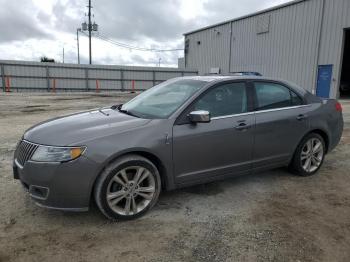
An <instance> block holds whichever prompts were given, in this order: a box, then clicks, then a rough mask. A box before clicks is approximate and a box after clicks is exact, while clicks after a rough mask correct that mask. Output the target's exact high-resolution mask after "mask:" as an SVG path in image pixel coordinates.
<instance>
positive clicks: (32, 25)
mask: <svg viewBox="0 0 350 262" xmlns="http://www.w3.org/2000/svg"><path fill="white" fill-rule="evenodd" d="M0 6H1V8H0V24H1V27H0V28H1V29H0V43H4V42H11V41H16V40H24V39H32V38H46V39H49V38H51V37H52V36H51V34H50V33H47V32H46V31H45V29H44V28H43V24H40V23H38V20H37V17H36V16H35V15H33V13H32V12H31V7H32V6H31V4H30V1H29V2H28V1H24V0H21V1H6V0H0Z"/></svg>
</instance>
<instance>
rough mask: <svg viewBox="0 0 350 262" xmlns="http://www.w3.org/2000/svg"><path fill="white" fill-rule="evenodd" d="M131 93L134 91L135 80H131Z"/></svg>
mask: <svg viewBox="0 0 350 262" xmlns="http://www.w3.org/2000/svg"><path fill="white" fill-rule="evenodd" d="M131 93H135V80H132V81H131Z"/></svg>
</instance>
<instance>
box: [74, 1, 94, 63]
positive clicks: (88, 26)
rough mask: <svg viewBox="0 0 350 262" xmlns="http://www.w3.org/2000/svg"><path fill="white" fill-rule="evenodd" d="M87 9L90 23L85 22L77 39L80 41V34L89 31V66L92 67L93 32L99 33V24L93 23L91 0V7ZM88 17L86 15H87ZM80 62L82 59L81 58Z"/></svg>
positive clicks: (79, 30)
mask: <svg viewBox="0 0 350 262" xmlns="http://www.w3.org/2000/svg"><path fill="white" fill-rule="evenodd" d="M87 8H88V9H89V13H88V20H89V21H88V22H87V23H86V22H84V23H82V24H81V28H80V29H78V31H77V39H79V35H78V34H79V32H83V33H84V32H86V31H89V64H90V65H91V64H92V47H91V37H92V32H97V31H98V24H96V23H95V22H94V23H91V17H92V16H93V15H92V12H91V8H92V6H91V0H89V5H88V6H87ZM85 16H86V14H85ZM78 52H79V40H78ZM79 60H80V58H79Z"/></svg>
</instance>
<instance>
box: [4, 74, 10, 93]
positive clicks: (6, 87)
mask: <svg viewBox="0 0 350 262" xmlns="http://www.w3.org/2000/svg"><path fill="white" fill-rule="evenodd" d="M10 89H11V78H10V77H9V76H5V91H6V92H10Z"/></svg>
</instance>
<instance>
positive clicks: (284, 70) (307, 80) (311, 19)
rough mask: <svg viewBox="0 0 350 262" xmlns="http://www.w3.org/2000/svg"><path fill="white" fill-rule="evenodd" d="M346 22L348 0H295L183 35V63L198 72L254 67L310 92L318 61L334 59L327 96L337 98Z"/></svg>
mask: <svg viewBox="0 0 350 262" xmlns="http://www.w3.org/2000/svg"><path fill="white" fill-rule="evenodd" d="M261 23H264V24H261ZM267 24H268V26H267ZM266 27H268V30H267V32H266V33H261V32H264V31H266ZM348 27H350V1H349V0H305V1H296V2H295V3H293V4H290V5H288V6H285V7H282V8H277V9H271V10H269V11H267V12H263V13H260V14H257V15H254V16H250V17H246V18H243V19H238V20H233V21H229V22H226V23H224V24H220V25H217V26H214V27H210V28H207V29H204V30H201V31H196V32H194V33H190V34H188V35H186V36H185V39H189V41H190V48H189V52H188V54H186V67H187V68H198V70H199V73H200V74H206V73H209V72H210V68H213V67H220V69H221V72H222V73H228V72H236V71H257V72H260V73H262V74H263V75H265V76H270V77H276V78H283V79H286V80H290V81H293V82H295V83H297V84H299V85H301V86H303V87H304V88H307V89H308V90H310V91H313V92H314V91H315V88H316V80H317V69H318V65H323V64H333V65H334V69H333V85H332V88H331V97H336V96H337V93H338V92H337V91H338V87H339V84H340V80H339V78H340V71H341V68H340V67H341V66H340V64H341V57H342V50H343V48H342V46H343V31H344V28H348ZM217 32H220V33H217ZM198 41H200V45H198V44H197V43H198ZM230 45H231V49H230Z"/></svg>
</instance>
